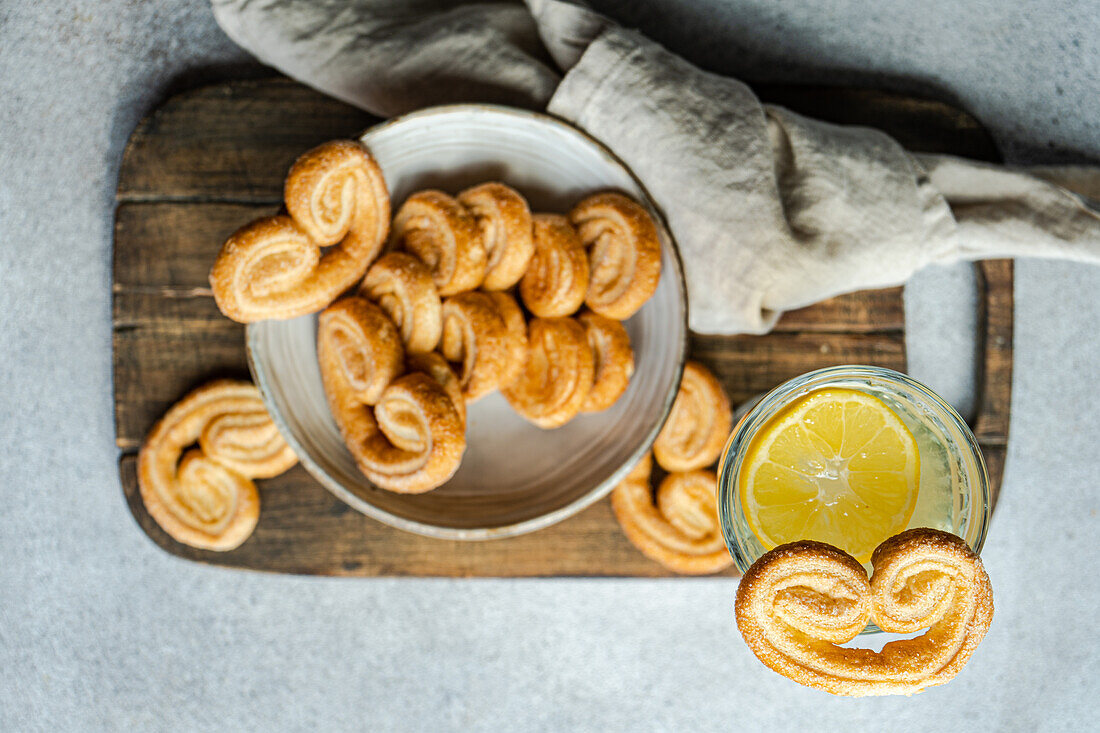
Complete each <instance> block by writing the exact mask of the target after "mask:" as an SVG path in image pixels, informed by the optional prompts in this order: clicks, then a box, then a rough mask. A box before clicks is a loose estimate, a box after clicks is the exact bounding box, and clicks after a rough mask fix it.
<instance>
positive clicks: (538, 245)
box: [519, 214, 588, 318]
mask: <svg viewBox="0 0 1100 733" xmlns="http://www.w3.org/2000/svg"><path fill="white" fill-rule="evenodd" d="M533 221H534V225H533V229H532V231H533V232H534V237H535V256H534V257H532V258H531V264H530V266H529V267H528V268H527V273H526V274H525V275H524V276H523V279H522V280H521V281H520V284H519V294H520V297H521V298H522V299H523V304H524V305H525V306H527V310H529V311H531V313H533V314H534V315H536V316H538V317H539V318H557V317H560V316H571V315H573V314H574V313H576V312H577V309H578V308H580V307H581V304H582V303H584V295H585V293H586V292H587V291H588V256H587V255H586V254H585V253H584V247H582V246H581V242H580V240H579V239H577V232H576V231H575V230H574V229H573V226H572V225H571V224H570V223H569V220H568V219H566V218H565V217H564V216H557V215H556V214H536V215H535V216H534V218H533Z"/></svg>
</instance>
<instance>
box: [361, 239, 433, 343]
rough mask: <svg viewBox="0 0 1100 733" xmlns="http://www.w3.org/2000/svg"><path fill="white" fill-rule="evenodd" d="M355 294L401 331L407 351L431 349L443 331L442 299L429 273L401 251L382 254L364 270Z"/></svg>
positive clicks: (410, 256)
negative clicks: (383, 313)
mask: <svg viewBox="0 0 1100 733" xmlns="http://www.w3.org/2000/svg"><path fill="white" fill-rule="evenodd" d="M359 295H361V296H363V297H364V298H367V299H368V300H371V301H373V302H375V303H377V304H378V306H379V307H380V308H381V309H382V310H384V311H385V312H386V315H388V316H389V317H390V319H391V320H393V322H394V323H395V324H397V327H398V329H400V331H401V341H402V342H403V343H404V344H405V351H406V352H408V353H410V354H423V353H427V352H429V351H432V350H434V349H435V347H436V346H437V345H438V344H439V337H440V335H441V334H442V333H443V312H442V308H443V303H442V301H440V299H439V293H438V292H437V291H436V289H435V285H434V284H433V283H432V273H431V271H430V270H428V268H427V267H426V266H425V265H424V263H422V262H421V261H420V260H418V259H416V258H415V257H413V256H412V255H410V254H407V253H405V252H389V253H387V254H384V255H382V256H381V257H379V258H378V260H377V261H376V262H375V263H374V264H373V265H371V267H370V269H369V270H367V276H366V277H365V278H364V279H363V282H362V284H361V285H360V286H359Z"/></svg>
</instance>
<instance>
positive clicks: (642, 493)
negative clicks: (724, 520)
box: [611, 454, 733, 575]
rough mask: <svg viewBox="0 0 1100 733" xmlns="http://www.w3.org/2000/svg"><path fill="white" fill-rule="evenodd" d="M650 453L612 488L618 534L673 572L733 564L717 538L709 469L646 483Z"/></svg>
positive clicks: (699, 572)
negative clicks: (653, 487)
mask: <svg viewBox="0 0 1100 733" xmlns="http://www.w3.org/2000/svg"><path fill="white" fill-rule="evenodd" d="M651 465H652V464H651V462H650V461H649V455H648V454H647V455H646V459H645V460H643V461H642V462H641V463H639V465H638V466H637V467H635V469H634V470H633V471H632V472H631V473H630V475H628V476H627V478H626V479H625V480H623V481H622V482H621V483H620V484H619V485H618V486H616V487H615V490H614V491H612V492H611V508H612V509H613V510H614V512H615V517H616V519H618V520H619V526H621V527H622V530H623V534H625V535H626V537H627V539H629V540H630V542H631V544H633V545H634V546H635V547H637V548H638V549H639V550H640V551H641V552H642V554H644V555H645V556H646V557H648V558H649V559H651V560H655V561H656V562H658V563H660V564H661V565H663V566H664V567H666V568H668V569H669V570H672V571H673V572H676V573H683V574H685V575H705V574H708V573H717V572H718V571H720V570H724V569H726V568H728V567H729V566H730V565H731V564H732V563H733V558H732V557H730V554H729V552H728V551H727V550H726V545H725V542H724V540H723V539H722V531H721V528H720V527H719V524H718V510H717V508H716V503H715V491H716V489H717V479H716V477H715V475H714V473H713V472H712V471H691V472H688V473H670V474H669V475H668V476H666V477H665V479H664V480H663V481H662V482H661V486H660V488H658V489H657V497H656V504H654V500H653V495H652V492H651V491H650V488H649V467H650V466H651Z"/></svg>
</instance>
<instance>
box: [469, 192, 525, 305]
mask: <svg viewBox="0 0 1100 733" xmlns="http://www.w3.org/2000/svg"><path fill="white" fill-rule="evenodd" d="M458 201H459V203H461V204H462V205H463V206H465V207H466V208H467V209H469V211H470V213H471V214H472V215H473V216H474V219H475V220H476V221H477V226H478V229H479V231H480V232H481V242H482V244H483V245H484V246H485V253H486V257H487V263H486V269H485V280H484V281H483V282H482V283H481V287H482V288H483V289H485V290H507V289H508V288H510V287H512V286H513V285H515V284H516V283H517V282H519V279H520V278H521V277H523V273H525V272H527V266H528V265H529V264H530V262H531V256H532V255H533V254H534V253H535V243H534V240H533V239H532V235H531V209H530V208H529V207H528V206H527V200H526V199H524V198H523V196H521V195H520V194H519V192H518V191H516V190H515V189H513V188H511V187H510V186H506V185H504V184H503V183H482V184H481V185H480V186H474V187H473V188H468V189H466V190H465V191H463V192H462V193H460V194H458Z"/></svg>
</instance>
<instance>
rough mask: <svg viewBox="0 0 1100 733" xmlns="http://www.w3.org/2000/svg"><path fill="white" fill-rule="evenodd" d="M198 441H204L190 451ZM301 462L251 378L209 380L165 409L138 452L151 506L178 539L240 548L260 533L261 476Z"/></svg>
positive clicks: (144, 490) (142, 482) (143, 492)
mask: <svg viewBox="0 0 1100 733" xmlns="http://www.w3.org/2000/svg"><path fill="white" fill-rule="evenodd" d="M196 442H197V443H198V444H199V448H197V449H191V450H187V451H186V452H184V449H185V448H187V446H189V445H191V444H193V443H196ZM297 462H298V459H297V457H295V455H294V452H293V451H292V450H291V449H290V446H288V445H287V444H286V442H285V441H284V440H283V438H282V436H281V435H279V431H278V429H277V428H276V427H275V423H274V422H273V421H272V420H271V417H270V416H269V415H268V414H267V411H266V410H265V409H264V405H263V401H262V400H261V399H260V391H259V390H258V389H256V388H255V387H254V386H253V385H251V384H249V383H248V382H238V381H233V380H228V379H225V380H218V381H215V382H210V383H209V384H206V385H203V386H202V387H199V388H198V389H196V390H194V391H193V392H191V393H190V394H189V395H187V396H186V397H184V398H183V399H182V400H180V401H179V402H177V403H176V404H175V405H174V406H173V407H172V408H171V409H169V410H168V412H167V413H165V415H164V417H162V418H161V419H160V420H159V421H158V422H157V424H156V425H154V426H153V429H152V430H150V431H149V434H148V435H147V436H146V437H145V441H144V443H142V446H141V451H140V452H139V453H138V488H139V490H140V492H141V498H142V501H143V502H144V503H145V508H146V510H147V511H148V512H149V516H151V517H152V518H153V519H154V520H155V521H156V523H157V524H159V525H160V526H161V528H162V529H164V531H165V532H167V533H168V534H169V535H171V536H172V538H173V539H175V540H176V541H178V542H182V543H184V544H187V545H191V546H192V547H198V548H201V549H204V550H232V549H233V548H235V547H238V546H240V545H241V543H243V542H244V541H245V540H246V539H248V537H249V536H250V535H251V534H252V530H253V529H255V527H256V522H257V521H258V519H259V515H260V496H259V493H258V492H257V491H256V487H255V485H254V484H253V483H252V481H251V479H253V478H268V477H271V476H277V475H279V474H280V473H283V472H284V471H286V470H287V469H289V468H290V467H291V466H293V465H294V464H295V463H297Z"/></svg>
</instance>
